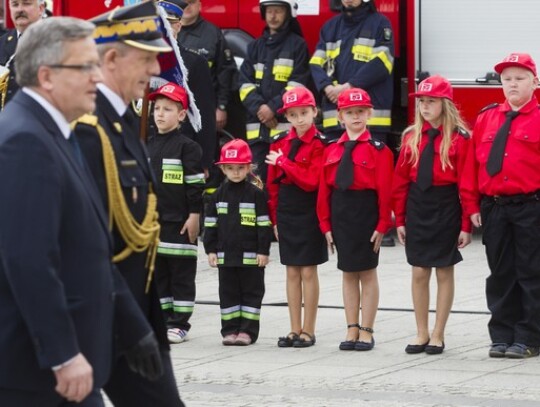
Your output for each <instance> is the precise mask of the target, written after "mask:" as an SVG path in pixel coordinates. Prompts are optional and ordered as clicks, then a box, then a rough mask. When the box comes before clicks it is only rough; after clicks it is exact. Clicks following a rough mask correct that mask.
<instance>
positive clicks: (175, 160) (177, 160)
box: [161, 158, 182, 165]
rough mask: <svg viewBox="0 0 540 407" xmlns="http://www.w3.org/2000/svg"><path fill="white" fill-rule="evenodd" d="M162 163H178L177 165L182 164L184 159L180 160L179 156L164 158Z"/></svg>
mask: <svg viewBox="0 0 540 407" xmlns="http://www.w3.org/2000/svg"><path fill="white" fill-rule="evenodd" d="M161 163H162V164H177V165H181V164H182V160H179V159H178V158H164V159H163V160H161Z"/></svg>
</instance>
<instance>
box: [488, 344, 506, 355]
mask: <svg viewBox="0 0 540 407" xmlns="http://www.w3.org/2000/svg"><path fill="white" fill-rule="evenodd" d="M509 346H510V345H508V344H507V343H492V344H491V347H490V348H489V357H490V358H504V357H505V356H506V349H508V347H509Z"/></svg>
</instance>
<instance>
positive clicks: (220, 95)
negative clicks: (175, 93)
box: [178, 16, 236, 107]
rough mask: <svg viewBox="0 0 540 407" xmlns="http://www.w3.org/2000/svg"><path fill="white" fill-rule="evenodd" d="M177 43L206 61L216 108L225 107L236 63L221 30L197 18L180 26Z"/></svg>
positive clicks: (227, 102)
mask: <svg viewBox="0 0 540 407" xmlns="http://www.w3.org/2000/svg"><path fill="white" fill-rule="evenodd" d="M178 43H179V44H182V45H183V46H184V47H186V48H188V49H192V50H194V51H195V52H197V53H198V54H199V55H201V56H203V57H204V58H205V59H206V61H208V67H209V68H210V74H211V75H212V85H213V87H214V92H215V94H216V103H217V106H225V107H227V105H228V104H229V99H230V93H231V89H232V88H233V87H234V86H233V80H235V77H236V63H235V61H234V58H233V55H232V52H231V50H230V49H229V46H228V45H227V42H226V41H225V37H224V36H223V33H222V32H221V30H220V29H219V28H218V27H216V26H215V25H214V24H212V23H211V22H209V21H206V20H205V19H203V18H202V17H201V16H199V18H198V19H197V21H195V22H194V23H193V24H191V25H183V26H182V29H181V30H180V32H179V33H178ZM234 85H235V84H234Z"/></svg>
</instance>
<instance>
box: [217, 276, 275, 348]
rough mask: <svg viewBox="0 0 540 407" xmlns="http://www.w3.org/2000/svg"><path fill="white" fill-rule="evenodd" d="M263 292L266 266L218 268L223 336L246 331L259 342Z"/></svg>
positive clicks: (252, 338)
mask: <svg viewBox="0 0 540 407" xmlns="http://www.w3.org/2000/svg"><path fill="white" fill-rule="evenodd" d="M264 291H265V288H264V268H263V267H220V268H219V306H220V308H221V335H223V336H225V335H227V334H231V333H239V332H245V333H247V334H248V335H249V336H250V337H251V340H252V341H253V342H255V341H256V340H257V338H258V337H259V319H260V313H261V305H262V299H263V297H264Z"/></svg>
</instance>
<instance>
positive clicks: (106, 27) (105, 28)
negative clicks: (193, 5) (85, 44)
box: [90, 1, 172, 52]
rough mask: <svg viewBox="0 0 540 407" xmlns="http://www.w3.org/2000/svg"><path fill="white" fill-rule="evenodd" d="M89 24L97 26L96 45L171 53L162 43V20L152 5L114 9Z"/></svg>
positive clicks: (136, 5)
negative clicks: (120, 45) (122, 46)
mask: <svg viewBox="0 0 540 407" xmlns="http://www.w3.org/2000/svg"><path fill="white" fill-rule="evenodd" d="M90 21H91V22H92V23H94V24H95V25H96V29H95V30H94V40H95V41H96V44H98V45H99V44H106V43H110V42H123V43H125V44H127V45H130V46H132V47H135V48H140V49H144V50H146V51H154V52H169V51H172V48H171V47H170V46H169V44H167V42H165V40H164V39H163V33H162V25H161V20H160V18H159V17H158V14H157V8H156V6H155V4H154V2H152V1H144V2H142V3H138V4H135V5H133V6H126V7H116V8H115V9H114V10H112V11H109V12H107V13H104V14H101V15H99V16H97V17H94V18H92V19H91V20H90Z"/></svg>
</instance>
